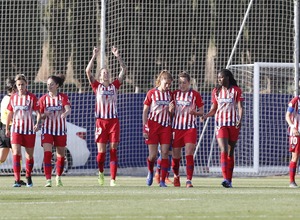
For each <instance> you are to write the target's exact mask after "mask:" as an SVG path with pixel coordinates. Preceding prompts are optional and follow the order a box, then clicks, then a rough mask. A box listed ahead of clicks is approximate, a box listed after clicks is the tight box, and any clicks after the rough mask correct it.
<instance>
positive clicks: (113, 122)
mask: <svg viewBox="0 0 300 220" xmlns="http://www.w3.org/2000/svg"><path fill="white" fill-rule="evenodd" d="M108 141H109V142H110V143H119V142H120V122H119V119H118V118H112V119H102V118H98V119H97V120H96V131H95V142H96V143H107V142H108Z"/></svg>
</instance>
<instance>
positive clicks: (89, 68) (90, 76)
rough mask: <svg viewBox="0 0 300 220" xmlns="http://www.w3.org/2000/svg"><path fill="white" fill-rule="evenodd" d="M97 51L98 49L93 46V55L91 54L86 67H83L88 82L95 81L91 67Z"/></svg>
mask: <svg viewBox="0 0 300 220" xmlns="http://www.w3.org/2000/svg"><path fill="white" fill-rule="evenodd" d="M98 51H99V50H98V48H97V47H94V50H93V56H92V58H91V60H90V62H89V63H88V65H87V67H86V69H85V72H86V75H87V77H88V80H89V82H90V84H91V83H93V82H94V81H95V78H94V76H93V75H92V69H93V67H94V61H95V59H96V58H97V54H98Z"/></svg>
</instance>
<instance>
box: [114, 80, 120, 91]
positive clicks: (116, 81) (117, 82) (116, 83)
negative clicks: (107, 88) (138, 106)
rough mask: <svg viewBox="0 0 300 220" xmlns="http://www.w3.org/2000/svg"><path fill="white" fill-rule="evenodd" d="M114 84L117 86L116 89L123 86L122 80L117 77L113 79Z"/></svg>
mask: <svg viewBox="0 0 300 220" xmlns="http://www.w3.org/2000/svg"><path fill="white" fill-rule="evenodd" d="M112 84H113V85H114V86H115V87H116V89H119V88H120V87H121V82H120V80H119V79H116V80H115V81H113V83H112Z"/></svg>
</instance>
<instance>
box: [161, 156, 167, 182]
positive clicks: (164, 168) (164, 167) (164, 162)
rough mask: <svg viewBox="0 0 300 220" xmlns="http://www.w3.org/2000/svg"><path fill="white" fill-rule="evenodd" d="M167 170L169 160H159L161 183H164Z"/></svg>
mask: <svg viewBox="0 0 300 220" xmlns="http://www.w3.org/2000/svg"><path fill="white" fill-rule="evenodd" d="M168 168H169V160H168V159H161V171H160V172H161V181H163V182H165V180H166V176H167V173H168Z"/></svg>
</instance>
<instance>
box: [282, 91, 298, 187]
mask: <svg viewBox="0 0 300 220" xmlns="http://www.w3.org/2000/svg"><path fill="white" fill-rule="evenodd" d="M299 104H300V98H299V96H296V97H294V98H293V99H292V100H291V101H290V102H289V106H288V109H287V112H286V115H285V120H286V122H287V123H288V125H289V129H288V131H289V145H290V148H289V151H290V152H291V153H292V158H291V161H290V164H289V173H290V187H291V188H297V187H298V185H297V184H296V182H295V175H296V171H297V162H298V160H299V154H300V129H299V125H300V112H299V107H300V105H299Z"/></svg>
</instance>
